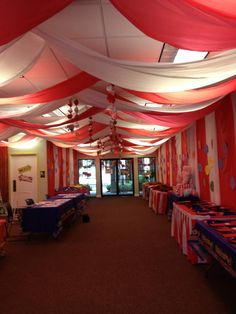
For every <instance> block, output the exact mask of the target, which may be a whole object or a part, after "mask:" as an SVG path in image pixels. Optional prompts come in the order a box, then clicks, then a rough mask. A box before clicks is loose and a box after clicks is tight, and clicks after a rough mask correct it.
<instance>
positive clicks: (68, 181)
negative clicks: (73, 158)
mask: <svg viewBox="0 0 236 314" xmlns="http://www.w3.org/2000/svg"><path fill="white" fill-rule="evenodd" d="M69 185H70V150H69V149H68V148H67V149H66V186H69Z"/></svg>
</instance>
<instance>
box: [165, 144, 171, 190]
mask: <svg viewBox="0 0 236 314" xmlns="http://www.w3.org/2000/svg"><path fill="white" fill-rule="evenodd" d="M169 145H170V141H168V142H166V184H168V185H170V146H169Z"/></svg>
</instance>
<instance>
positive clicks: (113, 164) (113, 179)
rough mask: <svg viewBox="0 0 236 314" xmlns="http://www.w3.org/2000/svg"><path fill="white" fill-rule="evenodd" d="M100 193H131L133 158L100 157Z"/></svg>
mask: <svg viewBox="0 0 236 314" xmlns="http://www.w3.org/2000/svg"><path fill="white" fill-rule="evenodd" d="M100 162H101V183H102V195H103V196H104V195H133V194H134V183H133V159H132V158H126V159H102V160H101V161H100Z"/></svg>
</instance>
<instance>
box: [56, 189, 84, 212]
mask: <svg viewBox="0 0 236 314" xmlns="http://www.w3.org/2000/svg"><path fill="white" fill-rule="evenodd" d="M50 199H51V200H53V199H71V200H72V202H73V205H74V208H75V209H76V210H77V211H81V210H83V208H84V206H85V194H84V193H60V194H57V195H56V196H53V197H51V198H50Z"/></svg>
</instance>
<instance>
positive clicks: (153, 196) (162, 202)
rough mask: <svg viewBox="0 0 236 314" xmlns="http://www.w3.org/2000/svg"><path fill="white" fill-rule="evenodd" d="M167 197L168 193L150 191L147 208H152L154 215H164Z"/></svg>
mask: <svg viewBox="0 0 236 314" xmlns="http://www.w3.org/2000/svg"><path fill="white" fill-rule="evenodd" d="M167 197H168V192H162V191H159V190H155V189H150V193H149V207H150V208H152V209H153V210H154V212H155V213H156V214H165V213H166V210H167Z"/></svg>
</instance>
